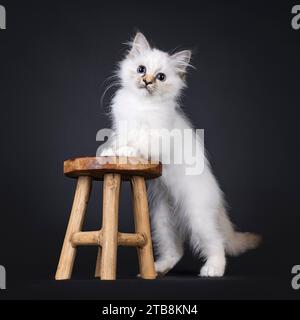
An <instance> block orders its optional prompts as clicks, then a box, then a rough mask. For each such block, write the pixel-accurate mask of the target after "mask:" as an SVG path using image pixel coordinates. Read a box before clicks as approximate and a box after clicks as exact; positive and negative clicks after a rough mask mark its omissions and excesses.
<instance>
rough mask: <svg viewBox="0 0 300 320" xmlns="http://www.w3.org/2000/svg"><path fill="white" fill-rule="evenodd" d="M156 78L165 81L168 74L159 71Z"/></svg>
mask: <svg viewBox="0 0 300 320" xmlns="http://www.w3.org/2000/svg"><path fill="white" fill-rule="evenodd" d="M156 79H158V80H159V81H165V80H166V75H165V74H164V73H161V72H160V73H158V74H157V75H156Z"/></svg>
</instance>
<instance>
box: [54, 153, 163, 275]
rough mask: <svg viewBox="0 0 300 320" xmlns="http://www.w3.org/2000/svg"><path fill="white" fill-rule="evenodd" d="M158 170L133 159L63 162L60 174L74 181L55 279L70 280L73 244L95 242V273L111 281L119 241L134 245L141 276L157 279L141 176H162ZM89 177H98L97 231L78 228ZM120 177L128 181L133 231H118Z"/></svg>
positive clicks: (88, 192) (156, 166)
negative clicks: (100, 183) (100, 208)
mask: <svg viewBox="0 0 300 320" xmlns="http://www.w3.org/2000/svg"><path fill="white" fill-rule="evenodd" d="M161 170H162V168H161V164H160V163H157V164H152V163H150V162H145V161H144V160H141V159H138V158H123V157H85V158H76V159H71V160H67V161H65V162H64V174H65V175H66V176H68V177H71V178H77V179H78V181H77V188H76V192H75V197H74V202H73V207H72V211H71V215H70V219H69V224H68V227H67V231H66V235H65V240H64V243H63V247H62V251H61V255H60V259H59V264H58V267H57V271H56V275H55V279H56V280H64V279H70V278H71V274H72V269H73V265H74V260H75V255H76V248H77V246H80V245H96V246H99V249H98V257H97V262H96V271H95V277H100V278H101V280H115V279H116V267H117V247H118V245H123V246H135V247H137V250H138V257H139V266H140V276H141V277H142V278H144V279H155V278H156V272H155V269H154V259H153V250H152V240H151V231H150V221H149V210H148V201H147V191H146V184H145V179H154V178H157V177H159V176H161ZM92 180H103V211H102V229H101V230H98V231H89V232H82V231H81V230H82V225H83V220H84V215H85V211H86V208H87V204H88V201H89V195H90V190H91V184H92ZM121 180H129V181H130V182H131V187H132V198H133V208H134V221H135V233H121V232H118V209H119V194H120V186H121Z"/></svg>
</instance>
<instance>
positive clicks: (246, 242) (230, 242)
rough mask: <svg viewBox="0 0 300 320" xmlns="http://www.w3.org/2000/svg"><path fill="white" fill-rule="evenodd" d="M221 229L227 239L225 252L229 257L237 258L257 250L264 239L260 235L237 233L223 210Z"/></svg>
mask: <svg viewBox="0 0 300 320" xmlns="http://www.w3.org/2000/svg"><path fill="white" fill-rule="evenodd" d="M220 227H221V230H222V233H223V236H224V239H225V252H226V253H227V254H228V255H229V256H237V255H240V254H242V253H244V252H246V251H247V250H251V249H255V248H257V247H258V246H259V245H260V243H261V241H262V237H261V236H260V235H258V234H255V233H250V232H237V231H235V230H234V227H233V225H232V223H231V221H230V220H229V218H228V215H227V213H226V211H225V209H222V210H221V214H220Z"/></svg>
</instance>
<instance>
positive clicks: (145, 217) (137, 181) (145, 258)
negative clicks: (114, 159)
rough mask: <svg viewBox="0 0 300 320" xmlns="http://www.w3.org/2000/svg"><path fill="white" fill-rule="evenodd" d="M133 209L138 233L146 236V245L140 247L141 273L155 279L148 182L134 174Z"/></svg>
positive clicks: (145, 276)
mask: <svg viewBox="0 0 300 320" xmlns="http://www.w3.org/2000/svg"><path fill="white" fill-rule="evenodd" d="M131 186H132V195H133V209H134V220H135V231H136V233H142V234H144V235H145V236H146V239H147V242H146V245H145V246H144V247H142V248H138V249H137V250H138V257H139V264H140V275H141V277H142V278H144V279H155V278H156V272H155V268H154V258H153V249H152V240H151V229H150V219H149V209H148V200H147V191H146V183H145V179H144V178H143V177H139V176H134V177H132V179H131Z"/></svg>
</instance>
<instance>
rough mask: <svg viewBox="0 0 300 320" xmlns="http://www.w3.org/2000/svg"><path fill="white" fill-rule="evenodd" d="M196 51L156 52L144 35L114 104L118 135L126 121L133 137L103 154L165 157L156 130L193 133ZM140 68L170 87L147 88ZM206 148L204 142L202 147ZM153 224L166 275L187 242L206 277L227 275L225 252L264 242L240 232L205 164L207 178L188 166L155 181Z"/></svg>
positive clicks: (167, 168)
mask: <svg viewBox="0 0 300 320" xmlns="http://www.w3.org/2000/svg"><path fill="white" fill-rule="evenodd" d="M190 56H191V54H190V51H187V50H185V51H181V52H179V53H176V54H174V55H169V54H168V53H165V52H162V51H160V50H157V49H152V48H151V47H150V45H149V43H148V42H147V40H146V38H145V37H144V36H143V35H142V34H141V33H138V34H137V35H136V37H135V39H134V41H133V43H132V47H131V50H130V52H129V53H128V55H127V56H126V57H125V59H124V60H123V61H122V62H121V63H120V65H119V72H118V75H119V78H120V80H121V88H120V89H119V90H118V91H117V93H116V95H115V96H114V98H113V100H112V105H111V107H112V120H113V128H114V131H115V134H116V136H118V135H120V130H119V129H120V128H119V127H118V123H119V122H120V121H125V122H126V123H127V124H128V127H129V128H130V131H129V136H128V138H126V139H125V140H124V141H123V143H122V144H121V145H119V146H118V147H117V145H116V144H115V143H114V141H111V145H110V147H109V148H106V149H104V150H103V151H102V155H103V156H105V155H119V156H142V157H144V158H146V159H148V158H149V157H154V158H159V159H160V158H161V155H160V154H157V155H156V154H151V155H149V154H148V153H147V152H148V150H147V148H145V145H147V143H148V140H147V139H148V138H149V137H148V135H150V130H151V129H161V128H164V129H169V130H172V129H174V128H176V129H179V130H184V129H187V128H192V126H191V124H190V122H189V121H188V120H187V118H186V117H185V116H184V114H183V112H182V111H181V109H180V108H179V105H178V97H179V96H180V93H181V90H182V89H183V88H184V87H185V82H184V77H183V76H184V73H185V72H186V68H187V66H189V60H190ZM139 65H144V66H146V68H147V74H151V75H155V74H157V73H158V72H163V73H165V74H166V77H167V78H166V80H165V81H164V82H160V81H158V80H157V81H155V82H154V83H153V85H151V86H150V88H147V89H145V88H143V87H142V86H143V81H142V76H141V74H139V73H137V68H138V66H139ZM198 143H201V142H198ZM149 193H150V201H151V222H152V230H153V240H154V245H155V249H156V253H157V255H158V259H157V260H156V262H155V267H156V271H157V273H159V274H165V273H166V272H168V271H169V270H170V269H172V268H173V267H174V266H175V264H176V263H177V262H178V261H179V260H180V259H181V257H182V256H183V243H184V241H185V240H186V239H187V240H189V242H190V244H191V247H192V249H193V251H194V253H195V254H197V255H198V256H202V257H203V258H204V259H205V261H206V262H205V264H204V266H203V267H202V269H201V271H200V275H201V276H208V277H210V276H223V274H224V270H225V264H226V259H225V252H227V253H228V254H232V255H237V254H239V253H241V252H244V251H246V250H247V249H250V248H254V247H256V245H257V244H258V237H257V236H256V235H252V234H248V233H247V234H243V233H238V232H235V231H234V229H233V227H232V224H231V222H230V220H229V218H228V216H227V213H226V210H225V206H224V200H223V194H222V191H221V190H220V188H219V185H218V183H217V181H216V179H215V177H214V175H213V174H212V171H211V169H210V165H209V163H208V161H207V160H206V159H205V167H204V170H203V172H202V174H201V175H186V173H185V165H184V164H182V165H175V164H172V163H171V164H166V165H163V175H162V177H161V178H159V179H155V180H152V181H150V183H149Z"/></svg>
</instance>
